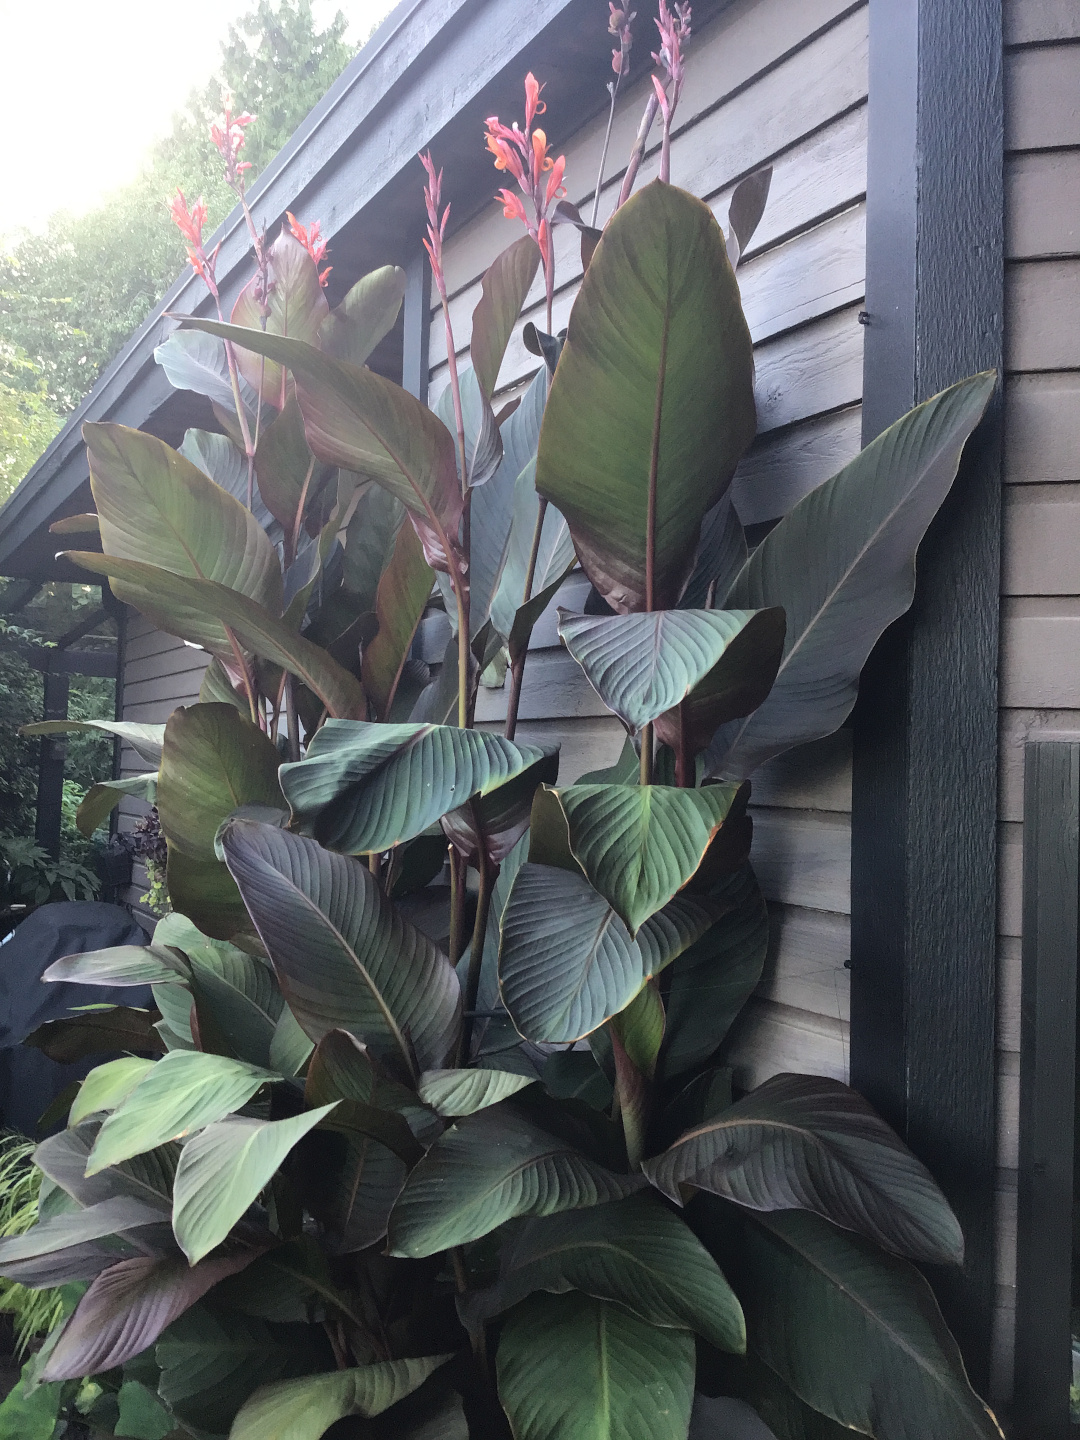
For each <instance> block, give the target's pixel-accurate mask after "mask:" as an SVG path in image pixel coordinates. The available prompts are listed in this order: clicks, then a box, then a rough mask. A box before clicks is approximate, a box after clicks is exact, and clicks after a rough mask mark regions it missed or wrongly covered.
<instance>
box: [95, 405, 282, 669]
mask: <svg viewBox="0 0 1080 1440" xmlns="http://www.w3.org/2000/svg"><path fill="white" fill-rule="evenodd" d="M83 438H84V439H85V441H86V450H87V456H88V458H89V462H90V486H91V489H92V490H93V492H94V502H95V504H96V505H97V511H98V517H99V519H100V522H101V544H102V549H103V550H104V551H105V553H106V555H108V556H111V557H113V558H115V559H120V560H130V561H135V562H137V563H139V564H149V565H153V566H156V567H158V568H159V569H162V570H167V571H169V572H171V573H172V574H174V575H178V576H182V577H185V578H188V579H198V580H208V581H212V582H213V583H215V584H218V585H221V586H223V587H224V588H226V589H228V590H235V591H237V592H239V593H240V594H241V595H244V596H246V597H248V598H249V599H251V600H253V601H254V602H255V603H256V604H258V605H260V606H262V607H264V608H265V609H267V610H269V611H270V613H271V614H272V615H278V614H280V612H281V594H282V592H281V567H280V565H279V564H278V558H277V554H276V552H275V551H274V547H273V546H272V545H271V544H270V541H269V540H268V539H267V537H266V533H265V531H264V530H263V528H262V526H261V525H260V524H259V522H258V521H257V520H256V519H255V517H254V516H253V515H252V514H251V512H250V511H249V510H247V509H245V507H244V506H243V505H241V504H240V503H239V501H237V500H234V499H233V497H232V496H231V495H228V494H226V493H225V491H224V490H222V489H221V488H220V486H218V485H215V484H214V482H213V481H212V480H211V479H209V478H208V477H207V476H206V475H204V474H203V472H202V471H201V470H199V469H198V468H197V467H196V466H194V465H192V464H191V462H190V461H189V460H185V459H184V457H183V456H182V455H181V454H179V453H178V452H177V451H176V450H173V449H172V447H171V446H169V445H166V444H165V442H164V441H163V440H158V439H157V438H156V437H155V436H153V435H147V434H145V433H144V432H143V431H141V430H130V429H128V427H127V426H126V425H108V424H90V423H89V422H88V423H87V424H85V425H84V426H83ZM116 580H117V582H118V583H117V584H115V585H114V586H113V590H114V591H115V593H116V595H117V598H118V599H121V600H128V601H129V603H131V604H133V605H135V606H136V608H137V609H139V610H141V611H142V612H143V614H145V615H147V617H148V618H149V619H151V620H153V621H154V623H155V624H156V625H158V627H159V628H160V629H162V630H167V631H169V632H170V633H171V634H174V635H179V636H180V637H181V639H184V640H190V641H191V642H192V643H194V644H196V645H202V646H204V647H205V648H206V649H207V650H209V651H210V652H211V653H212V654H214V655H225V656H230V657H231V656H232V654H233V651H232V646H231V645H230V643H229V640H228V637H227V635H226V633H225V628H224V626H223V624H222V622H221V620H220V619H216V618H212V617H210V616H207V615H203V616H198V615H195V614H194V613H190V614H177V613H176V612H175V611H174V610H173V608H172V606H171V605H170V603H169V597H168V596H167V595H163V594H162V595H155V594H154V592H153V591H152V590H144V589H143V588H142V587H140V586H139V585H138V584H135V585H130V584H128V583H125V579H124V577H123V576H122V575H117V577H116ZM226 623H227V622H226Z"/></svg>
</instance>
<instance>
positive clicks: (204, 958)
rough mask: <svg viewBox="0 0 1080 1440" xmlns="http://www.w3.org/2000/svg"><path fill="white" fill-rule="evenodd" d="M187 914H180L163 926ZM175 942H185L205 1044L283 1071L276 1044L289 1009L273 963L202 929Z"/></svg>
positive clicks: (205, 1047) (184, 948)
mask: <svg viewBox="0 0 1080 1440" xmlns="http://www.w3.org/2000/svg"><path fill="white" fill-rule="evenodd" d="M184 918H185V917H183V916H180V915H177V914H176V913H175V912H174V914H173V915H169V916H166V918H165V920H163V921H161V922H160V924H159V927H158V928H159V930H160V928H161V926H162V925H165V924H166V923H168V922H174V921H175V920H183V919H184ZM192 929H193V930H194V926H193V927H192ZM170 943H175V944H177V945H180V946H181V948H182V949H183V950H184V951H185V953H186V955H187V957H188V962H189V963H190V965H191V982H190V983H191V991H192V995H193V996H194V1001H195V1012H196V1018H197V1021H198V1026H199V1038H200V1040H201V1042H202V1048H203V1049H204V1050H214V1051H216V1052H218V1053H219V1054H222V1055H232V1056H234V1057H235V1058H236V1059H237V1060H247V1061H249V1062H250V1063H251V1064H252V1065H262V1066H265V1067H266V1068H268V1069H270V1070H278V1069H279V1067H278V1065H276V1064H275V1063H274V1058H273V1057H274V1053H275V1042H277V1043H278V1044H280V1041H278V1035H279V1029H280V1026H281V1023H282V1020H283V1018H284V1016H285V1015H286V1014H287V1013H288V1012H287V1010H286V1008H285V1001H284V999H283V997H282V994H281V991H280V990H279V989H278V987H277V982H276V981H275V979H274V974H273V971H272V970H271V969H270V967H269V966H268V965H267V964H266V963H265V962H264V961H262V960H256V959H255V958H254V957H253V956H251V955H248V954H245V952H244V951H243V950H239V949H237V947H236V946H235V945H229V944H226V943H225V942H223V941H211V940H207V939H205V937H203V936H200V935H199V934H198V932H197V931H196V932H195V937H194V938H189V939H188V940H187V941H186V943H184V942H182V941H181V940H180V939H179V938H177V939H176V940H175V942H170ZM281 1073H288V1074H293V1073H295V1070H294V1069H289V1070H288V1071H282V1072H281Z"/></svg>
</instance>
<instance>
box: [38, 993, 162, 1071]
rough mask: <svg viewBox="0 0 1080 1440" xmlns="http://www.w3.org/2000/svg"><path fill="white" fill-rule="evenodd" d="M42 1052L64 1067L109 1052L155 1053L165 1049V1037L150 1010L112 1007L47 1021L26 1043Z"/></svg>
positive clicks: (120, 1006)
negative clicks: (159, 1033)
mask: <svg viewBox="0 0 1080 1440" xmlns="http://www.w3.org/2000/svg"><path fill="white" fill-rule="evenodd" d="M22 1043H23V1044H24V1045H29V1046H30V1047H31V1048H32V1049H34V1050H40V1051H41V1053H42V1054H43V1055H47V1056H48V1057H49V1059H50V1060H55V1061H56V1062H57V1063H58V1064H60V1065H71V1064H72V1063H73V1062H74V1061H76V1060H85V1059H86V1057H87V1056H88V1055H100V1054H102V1053H103V1052H104V1051H106V1050H139V1051H143V1052H146V1051H149V1052H150V1053H152V1054H153V1053H155V1052H157V1051H159V1050H160V1049H161V1048H162V1045H161V1037H160V1036H159V1035H158V1033H157V1031H156V1030H155V1029H154V1016H153V1014H152V1012H151V1011H149V1010H138V1009H135V1008H134V1007H133V1006H130V1005H110V1006H107V1007H106V1008H105V1009H101V1010H99V1009H97V1008H95V1009H93V1010H91V1011H89V1012H88V1013H87V1014H83V1015H65V1016H64V1017H63V1018H62V1019H60V1020H46V1021H45V1022H44V1023H43V1024H41V1025H39V1026H38V1027H37V1029H36V1030H31V1032H30V1034H29V1035H27V1036H26V1037H25V1038H24V1039H23V1042H22Z"/></svg>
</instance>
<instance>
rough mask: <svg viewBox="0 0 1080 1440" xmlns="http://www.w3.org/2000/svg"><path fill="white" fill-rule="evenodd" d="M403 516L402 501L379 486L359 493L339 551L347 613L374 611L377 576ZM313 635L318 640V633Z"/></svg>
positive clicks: (390, 551)
mask: <svg viewBox="0 0 1080 1440" xmlns="http://www.w3.org/2000/svg"><path fill="white" fill-rule="evenodd" d="M404 518H405V510H404V507H403V506H402V504H401V501H400V500H395V499H394V497H393V495H391V494H390V493H389V491H387V490H384V489H383V488H382V486H381V485H369V486H367V487H366V489H364V490H363V491H362V492H361V494H360V496H359V498H358V500H357V502H356V509H355V510H354V511H353V513H352V518H351V519H350V521H349V524H348V527H347V529H346V531H345V543H344V545H343V547H342V552H341V584H342V589H343V590H344V591H345V592H346V593H347V594H348V595H349V596H350V597H352V598H353V601H354V604H353V605H352V606H351V607H350V613H352V612H353V611H355V613H356V614H361V613H363V612H364V611H367V610H370V611H374V609H375V596H376V593H377V591H378V588H379V577H380V576H381V575H382V572H383V571H384V570H385V569H386V566H387V565H388V564H389V562H390V556H391V555H392V554H393V553H394V540H395V537H396V536H397V532H398V530H399V529H400V528H401V522H402V521H403V520H404ZM317 624H318V622H316V626H317ZM314 638H315V639H318V633H316V634H315V635H314Z"/></svg>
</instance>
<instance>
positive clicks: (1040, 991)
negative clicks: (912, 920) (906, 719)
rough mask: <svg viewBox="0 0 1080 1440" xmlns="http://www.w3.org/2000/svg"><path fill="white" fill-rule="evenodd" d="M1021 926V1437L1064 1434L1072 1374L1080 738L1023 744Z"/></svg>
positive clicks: (1048, 1438)
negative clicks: (1022, 937) (1022, 903)
mask: <svg viewBox="0 0 1080 1440" xmlns="http://www.w3.org/2000/svg"><path fill="white" fill-rule="evenodd" d="M1023 924H1024V939H1023V979H1022V988H1021V1002H1020V1005H1021V1009H1020V1169H1019V1176H1018V1191H1017V1221H1018V1226H1017V1247H1016V1359H1015V1393H1014V1395H1013V1415H1012V1418H1013V1420H1014V1421H1015V1422H1016V1425H1017V1429H1018V1433H1019V1434H1020V1435H1021V1436H1023V1437H1024V1440H1066V1437H1067V1436H1068V1435H1069V1433H1070V1430H1069V1385H1070V1383H1071V1380H1072V1343H1071V1333H1072V1325H1071V1312H1072V1225H1073V1219H1072V1216H1073V1126H1074V1123H1075V1108H1076V980H1077V947H1078V944H1080V739H1077V740H1032V741H1029V742H1028V744H1027V745H1026V747H1025V752H1024V908H1023Z"/></svg>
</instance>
